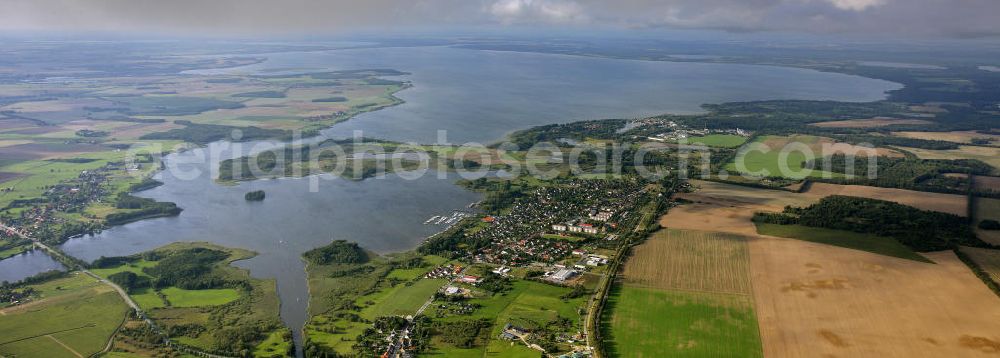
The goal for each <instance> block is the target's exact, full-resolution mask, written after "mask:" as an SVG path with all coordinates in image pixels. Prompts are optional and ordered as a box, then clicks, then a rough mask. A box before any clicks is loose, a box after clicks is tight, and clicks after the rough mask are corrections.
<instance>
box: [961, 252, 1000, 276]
mask: <svg viewBox="0 0 1000 358" xmlns="http://www.w3.org/2000/svg"><path fill="white" fill-rule="evenodd" d="M961 250H962V253H964V254H965V255H968V256H969V258H970V259H972V261H973V262H975V263H976V265H978V266H979V267H980V268H981V269H982V270H983V271H985V272H986V274H988V275H989V276H990V279H992V280H993V282H995V283H997V284H1000V250H990V249H980V248H975V247H962V249H961Z"/></svg>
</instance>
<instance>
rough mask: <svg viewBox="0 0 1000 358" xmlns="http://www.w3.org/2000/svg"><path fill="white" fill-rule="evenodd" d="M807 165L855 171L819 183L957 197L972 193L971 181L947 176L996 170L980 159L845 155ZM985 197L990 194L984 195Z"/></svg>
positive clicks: (844, 172) (832, 170) (842, 171)
mask: <svg viewBox="0 0 1000 358" xmlns="http://www.w3.org/2000/svg"><path fill="white" fill-rule="evenodd" d="M806 166H807V167H810V168H814V169H817V170H829V171H831V172H834V173H842V174H847V173H848V172H853V175H854V177H852V178H830V179H814V180H818V181H824V182H831V183H837V184H851V185H868V186H877V187H884V188H900V189H912V190H920V191H929V192H939V193H953V194H966V193H968V192H969V190H970V186H969V180H968V179H967V178H964V177H955V176H947V175H945V174H949V173H959V174H969V175H989V174H990V173H991V172H992V171H993V167H991V166H989V165H988V164H986V163H983V162H982V161H979V160H966V159H960V160H943V159H917V158H912V157H905V158H892V157H876V158H872V159H871V160H870V159H869V158H868V157H865V156H857V157H854V158H850V157H848V156H846V155H844V154H836V155H833V156H829V157H824V158H819V159H815V160H811V161H808V162H806ZM869 166H871V167H872V168H875V172H874V173H869V171H870V167H869ZM871 174H874V175H871ZM981 194H990V193H986V192H983V193H981Z"/></svg>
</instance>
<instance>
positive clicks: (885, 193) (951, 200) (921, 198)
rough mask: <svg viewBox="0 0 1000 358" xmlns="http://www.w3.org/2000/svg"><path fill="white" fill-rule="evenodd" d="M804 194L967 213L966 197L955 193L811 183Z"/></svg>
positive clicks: (963, 214) (959, 214) (944, 211)
mask: <svg viewBox="0 0 1000 358" xmlns="http://www.w3.org/2000/svg"><path fill="white" fill-rule="evenodd" d="M804 194H805V195H809V196H813V197H816V198H817V199H818V198H823V197H827V196H830V195H845V196H856V197H860V198H869V199H878V200H886V201H893V202H896V203H899V204H903V205H908V206H912V207H915V208H918V209H924V210H933V211H940V212H943V213H949V214H955V215H958V216H966V215H968V210H969V209H968V204H967V203H968V197H967V196H965V195H957V194H941V193H928V192H922V191H913V190H904V189H895V188H877V187H872V186H861V185H838V184H827V183H811V184H810V185H809V188H808V190H806V191H805V192H804Z"/></svg>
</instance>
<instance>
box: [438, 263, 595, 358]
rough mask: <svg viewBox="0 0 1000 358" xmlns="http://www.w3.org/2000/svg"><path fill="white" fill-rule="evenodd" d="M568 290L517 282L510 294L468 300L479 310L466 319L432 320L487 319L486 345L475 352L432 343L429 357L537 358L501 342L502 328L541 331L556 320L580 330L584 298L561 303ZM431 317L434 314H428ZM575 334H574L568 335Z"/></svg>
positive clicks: (524, 349)
mask: <svg viewBox="0 0 1000 358" xmlns="http://www.w3.org/2000/svg"><path fill="white" fill-rule="evenodd" d="M570 291H571V289H570V288H567V287H560V286H553V285H549V284H545V283H540V282H534V281H527V280H516V281H514V282H513V283H512V286H511V288H510V290H509V291H506V292H504V293H501V294H494V295H482V296H477V297H475V298H473V299H470V300H468V303H473V304H478V305H480V307H479V308H478V309H476V310H475V311H473V312H472V313H471V314H469V315H461V316H446V317H443V318H435V320H440V321H442V322H454V321H466V320H475V319H481V318H485V319H490V320H492V326H491V327H490V328H489V329H488V331H489V335H488V336H485V337H481V339H482V340H485V341H486V342H479V343H480V344H477V346H476V347H474V348H459V347H455V346H453V345H450V344H447V343H444V342H441V341H440V340H434V341H432V345H431V350H430V351H429V352H427V353H428V355H440V356H446V357H453V356H456V357H465V356H468V357H483V356H500V357H538V356H539V354H540V352H539V351H537V350H534V349H531V348H528V347H527V346H525V345H524V343H521V342H511V341H507V340H503V339H500V338H499V336H500V333H501V331H502V330H503V326H504V325H506V324H507V323H512V324H515V325H519V326H522V327H524V326H528V327H531V326H535V327H544V326H546V324H548V323H549V322H553V321H555V320H557V319H560V318H561V319H568V320H570V321H571V322H573V323H572V324H573V327H574V328H573V329H575V330H579V329H581V328H580V327H579V322H580V320H581V315H580V310H581V309H583V308H584V306H585V304H586V302H587V297H586V296H583V297H577V298H572V299H566V300H564V299H561V298H560V296H563V295H565V294H567V293H568V292H570ZM429 314H431V317H434V316H433V312H430V313H429ZM570 333H575V332H570Z"/></svg>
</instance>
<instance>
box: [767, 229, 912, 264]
mask: <svg viewBox="0 0 1000 358" xmlns="http://www.w3.org/2000/svg"><path fill="white" fill-rule="evenodd" d="M755 224H756V225H757V233H759V234H761V235H770V236H778V237H787V238H792V239H798V240H803V241H809V242H815V243H820V244H826V245H833V246H839V247H845V248H848V249H855V250H861V251H867V252H871V253H875V254H879V255H885V256H892V257H898V258H901V259H907V260H913V261H920V262H931V261H930V260H928V259H927V258H926V257H923V256H920V255H919V254H917V253H916V252H914V251H913V250H911V249H910V248H909V247H906V246H905V245H903V244H901V243H899V241H896V239H893V238H891V237H884V236H876V235H872V234H862V233H856V232H851V231H842V230H832V229H824V228H815V227H808V226H802V225H777V224H765V223H755Z"/></svg>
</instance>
